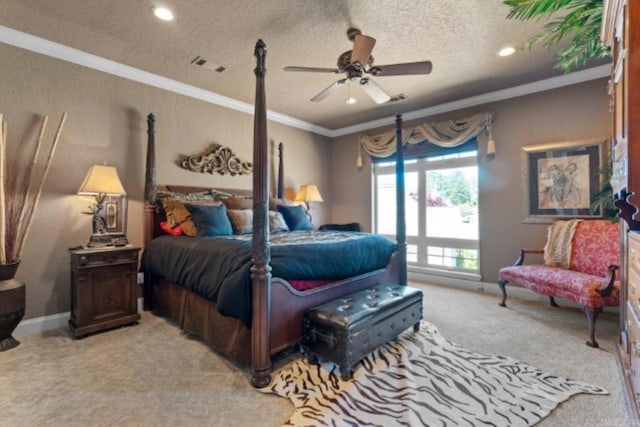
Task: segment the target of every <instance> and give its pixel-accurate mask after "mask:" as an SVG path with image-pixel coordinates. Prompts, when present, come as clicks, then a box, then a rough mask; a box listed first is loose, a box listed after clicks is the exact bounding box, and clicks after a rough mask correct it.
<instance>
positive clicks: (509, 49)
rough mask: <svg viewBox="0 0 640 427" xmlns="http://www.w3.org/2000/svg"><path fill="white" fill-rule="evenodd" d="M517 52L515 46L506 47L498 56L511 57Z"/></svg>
mask: <svg viewBox="0 0 640 427" xmlns="http://www.w3.org/2000/svg"><path fill="white" fill-rule="evenodd" d="M515 52H516V48H515V47H513V46H505V47H503V48H502V49H500V50H499V51H498V56H510V55H513V54H514V53H515Z"/></svg>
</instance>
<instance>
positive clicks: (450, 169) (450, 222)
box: [374, 151, 480, 272]
mask: <svg viewBox="0 0 640 427" xmlns="http://www.w3.org/2000/svg"><path fill="white" fill-rule="evenodd" d="M475 154H476V152H475V151H473V152H470V153H460V154H456V155H453V156H446V157H445V156H442V157H439V158H430V159H420V160H411V161H407V162H405V191H406V194H405V207H406V223H407V243H408V254H407V259H408V261H409V263H410V264H411V265H416V266H418V267H426V268H433V269H439V270H460V271H466V272H478V271H479V267H480V266H479V244H478V167H477V159H476V156H475ZM374 177H375V207H374V215H375V226H376V232H377V233H381V234H386V235H389V236H390V237H392V238H393V237H395V233H396V228H395V227H396V221H395V215H396V203H395V202H396V192H395V189H396V187H395V165H394V164H392V163H386V164H377V165H375V167H374Z"/></svg>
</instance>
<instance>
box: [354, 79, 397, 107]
mask: <svg viewBox="0 0 640 427" xmlns="http://www.w3.org/2000/svg"><path fill="white" fill-rule="evenodd" d="M360 86H361V87H362V89H364V91H365V92H366V93H367V95H369V96H370V97H371V99H373V101H374V102H375V103H376V104H383V103H385V102H387V101H388V100H390V99H391V97H390V96H389V95H387V93H386V92H385V91H384V90H382V88H381V87H380V86H378V84H377V83H376V82H374V81H373V80H371V79H367V78H364V79H360Z"/></svg>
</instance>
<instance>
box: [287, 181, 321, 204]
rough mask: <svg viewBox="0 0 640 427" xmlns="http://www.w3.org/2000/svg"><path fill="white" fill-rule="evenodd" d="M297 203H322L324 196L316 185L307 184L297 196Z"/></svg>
mask: <svg viewBox="0 0 640 427" xmlns="http://www.w3.org/2000/svg"><path fill="white" fill-rule="evenodd" d="M294 201H296V202H307V203H308V202H322V201H323V200H322V196H321V195H320V192H319V191H318V187H317V186H316V185H314V184H306V185H303V186H301V187H300V190H299V191H298V194H296V198H295V200H294Z"/></svg>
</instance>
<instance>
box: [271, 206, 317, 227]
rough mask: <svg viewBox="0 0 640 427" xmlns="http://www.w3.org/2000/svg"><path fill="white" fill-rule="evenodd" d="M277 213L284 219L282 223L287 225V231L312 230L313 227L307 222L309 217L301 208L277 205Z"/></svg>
mask: <svg viewBox="0 0 640 427" xmlns="http://www.w3.org/2000/svg"><path fill="white" fill-rule="evenodd" d="M278 211H279V212H280V213H281V214H282V216H283V217H284V221H285V222H286V223H287V227H289V230H291V231H297V230H313V225H311V222H310V221H309V216H308V215H307V212H306V211H305V210H304V208H303V207H302V206H300V205H292V206H285V205H278Z"/></svg>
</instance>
